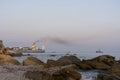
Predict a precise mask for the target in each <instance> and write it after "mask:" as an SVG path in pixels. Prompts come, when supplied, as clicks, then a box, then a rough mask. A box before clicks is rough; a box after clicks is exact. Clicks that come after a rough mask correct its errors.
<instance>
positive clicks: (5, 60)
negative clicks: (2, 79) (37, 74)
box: [0, 54, 20, 65]
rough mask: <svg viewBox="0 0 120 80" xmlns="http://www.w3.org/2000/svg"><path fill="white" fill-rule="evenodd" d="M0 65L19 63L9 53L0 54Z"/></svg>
mask: <svg viewBox="0 0 120 80" xmlns="http://www.w3.org/2000/svg"><path fill="white" fill-rule="evenodd" d="M0 65H20V63H19V62H18V61H17V60H16V59H13V58H12V57H11V56H9V55H4V54H0Z"/></svg>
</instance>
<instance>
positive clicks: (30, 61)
mask: <svg viewBox="0 0 120 80" xmlns="http://www.w3.org/2000/svg"><path fill="white" fill-rule="evenodd" d="M23 65H24V66H29V65H35V66H36V65H44V63H43V62H42V61H41V60H39V59H37V58H36V57H32V56H30V57H28V58H27V59H26V60H24V61H23Z"/></svg>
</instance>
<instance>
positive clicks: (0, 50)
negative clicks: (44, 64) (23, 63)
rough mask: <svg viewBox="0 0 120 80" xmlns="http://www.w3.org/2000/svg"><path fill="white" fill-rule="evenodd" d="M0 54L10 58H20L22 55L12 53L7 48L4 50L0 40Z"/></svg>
mask: <svg viewBox="0 0 120 80" xmlns="http://www.w3.org/2000/svg"><path fill="white" fill-rule="evenodd" d="M0 54H6V55H10V56H22V55H23V54H22V53H19V52H13V51H11V50H9V49H8V48H5V47H4V45H3V41H2V40H0Z"/></svg>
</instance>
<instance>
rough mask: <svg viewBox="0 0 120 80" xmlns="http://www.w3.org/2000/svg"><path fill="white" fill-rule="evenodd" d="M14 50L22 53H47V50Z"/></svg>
mask: <svg viewBox="0 0 120 80" xmlns="http://www.w3.org/2000/svg"><path fill="white" fill-rule="evenodd" d="M13 51H14V52H21V53H45V50H13Z"/></svg>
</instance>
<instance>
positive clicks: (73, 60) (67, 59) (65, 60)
mask: <svg viewBox="0 0 120 80" xmlns="http://www.w3.org/2000/svg"><path fill="white" fill-rule="evenodd" d="M57 61H58V62H59V63H60V64H61V66H65V65H70V64H78V63H79V62H81V61H80V59H78V58H77V57H76V56H73V55H69V56H63V57H61V58H60V59H58V60H57Z"/></svg>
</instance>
